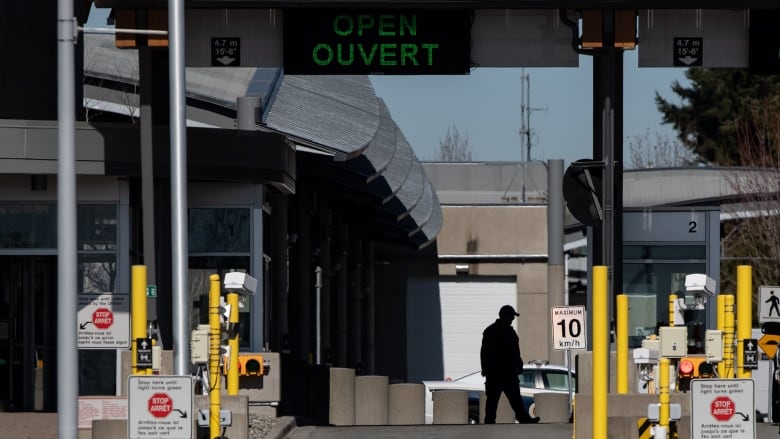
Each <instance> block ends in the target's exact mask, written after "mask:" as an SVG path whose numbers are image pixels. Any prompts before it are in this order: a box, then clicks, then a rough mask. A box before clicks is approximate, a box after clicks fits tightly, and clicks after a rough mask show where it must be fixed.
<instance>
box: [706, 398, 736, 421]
mask: <svg viewBox="0 0 780 439" xmlns="http://www.w3.org/2000/svg"><path fill="white" fill-rule="evenodd" d="M710 413H712V417H713V418H715V419H717V420H718V421H728V420H729V419H731V417H732V416H734V401H732V400H731V398H729V397H728V396H719V397H717V398H715V399H714V400H712V403H711V404H710Z"/></svg>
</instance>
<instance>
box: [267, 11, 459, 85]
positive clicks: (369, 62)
mask: <svg viewBox="0 0 780 439" xmlns="http://www.w3.org/2000/svg"><path fill="white" fill-rule="evenodd" d="M471 22H472V12H471V11H469V10H400V9H399V10H396V9H392V10H378V9H377V10H374V9H368V10H343V9H321V10H317V9H304V8H301V9H285V10H284V31H283V36H284V37H283V43H284V47H283V51H282V53H283V57H284V72H285V73H286V74H292V75H364V74H372V73H379V74H393V75H399V74H400V75H404V74H406V75H425V74H440V75H458V74H461V75H462V74H466V73H468V72H469V69H470V68H471Z"/></svg>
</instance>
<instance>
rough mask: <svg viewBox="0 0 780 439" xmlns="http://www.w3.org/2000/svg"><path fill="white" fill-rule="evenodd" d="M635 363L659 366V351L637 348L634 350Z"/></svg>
mask: <svg viewBox="0 0 780 439" xmlns="http://www.w3.org/2000/svg"><path fill="white" fill-rule="evenodd" d="M634 363H636V364H658V351H657V350H655V349H647V348H636V349H634Z"/></svg>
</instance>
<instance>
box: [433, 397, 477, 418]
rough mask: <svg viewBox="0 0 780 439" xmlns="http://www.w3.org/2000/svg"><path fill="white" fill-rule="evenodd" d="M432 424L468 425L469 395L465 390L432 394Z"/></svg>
mask: <svg viewBox="0 0 780 439" xmlns="http://www.w3.org/2000/svg"><path fill="white" fill-rule="evenodd" d="M433 423H434V424H468V423H469V393H468V392H467V391H465V390H437V391H435V392H433Z"/></svg>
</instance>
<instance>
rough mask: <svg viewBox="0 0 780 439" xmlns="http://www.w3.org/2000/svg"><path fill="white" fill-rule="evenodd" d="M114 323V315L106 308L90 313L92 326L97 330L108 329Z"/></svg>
mask: <svg viewBox="0 0 780 439" xmlns="http://www.w3.org/2000/svg"><path fill="white" fill-rule="evenodd" d="M113 323H114V313H112V312H111V310H110V309H108V308H98V309H96V310H95V312H93V313H92V324H93V325H95V327H96V328H98V329H108V328H109V327H111V325H112V324H113Z"/></svg>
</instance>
